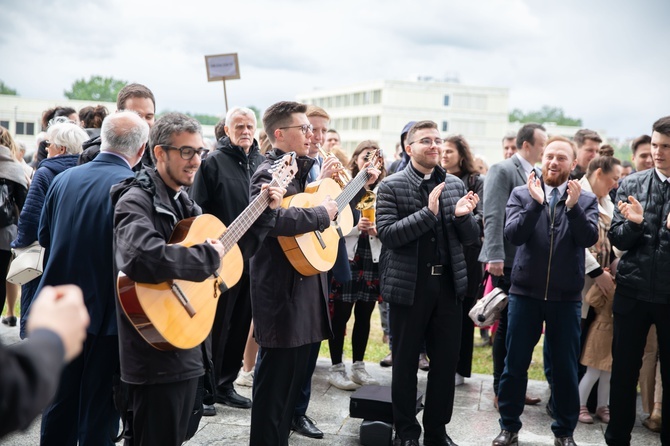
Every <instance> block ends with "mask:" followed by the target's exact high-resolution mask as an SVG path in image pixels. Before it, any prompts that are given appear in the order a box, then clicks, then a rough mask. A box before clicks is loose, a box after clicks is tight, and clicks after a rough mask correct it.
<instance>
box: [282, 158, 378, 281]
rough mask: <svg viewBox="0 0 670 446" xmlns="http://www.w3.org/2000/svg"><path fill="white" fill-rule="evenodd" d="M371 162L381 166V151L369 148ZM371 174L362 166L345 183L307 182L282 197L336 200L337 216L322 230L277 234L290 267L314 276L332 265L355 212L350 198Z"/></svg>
mask: <svg viewBox="0 0 670 446" xmlns="http://www.w3.org/2000/svg"><path fill="white" fill-rule="evenodd" d="M368 160H369V161H370V166H375V167H377V168H380V167H381V163H383V162H384V160H383V158H382V157H381V154H380V151H379V150H375V151H374V152H370V155H369V158H368ZM369 179H370V176H369V175H368V170H367V168H366V169H363V170H361V171H360V172H359V173H358V175H356V176H355V177H354V178H353V179H352V180H351V181H350V182H349V183H348V184H347V185H346V186H345V187H344V189H342V188H340V185H339V184H337V182H336V181H335V180H333V179H331V178H324V179H323V180H320V181H316V182H314V183H310V184H308V185H307V187H306V188H305V192H303V193H299V194H295V195H292V196H290V197H286V198H284V200H283V201H282V207H283V208H285V209H288V208H289V207H300V208H311V207H315V206H319V205H320V204H321V203H323V201H324V200H325V199H326V196H330V198H331V199H333V200H335V201H336V202H337V218H336V219H335V221H332V222H331V223H330V226H329V227H327V228H326V229H325V230H324V231H318V230H317V231H312V232H307V233H305V234H300V235H296V236H290V237H289V236H282V237H277V240H278V241H279V244H280V245H281V247H282V249H283V251H284V254H286V257H287V258H288V260H289V262H291V265H293V268H295V269H296V271H298V272H299V273H300V274H302V275H303V276H313V275H315V274H319V273H322V272H326V271H329V270H330V269H332V268H333V266H334V265H335V259H336V258H337V249H338V243H339V240H340V238H341V237H343V236H344V235H345V234H348V233H349V232H351V229H352V228H353V227H354V216H353V213H352V212H351V208H350V207H349V202H350V201H351V200H352V199H353V198H354V197H355V196H356V194H357V193H358V192H359V191H360V190H361V189H362V188H363V186H365V183H367V182H368V180H369Z"/></svg>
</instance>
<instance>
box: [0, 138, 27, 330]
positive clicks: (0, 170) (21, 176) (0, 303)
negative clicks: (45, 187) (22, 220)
mask: <svg viewBox="0 0 670 446" xmlns="http://www.w3.org/2000/svg"><path fill="white" fill-rule="evenodd" d="M16 157H17V146H16V143H15V142H14V139H13V138H12V135H10V134H9V131H8V130H7V129H6V128H4V127H0V213H2V214H3V218H1V219H0V220H2V221H1V222H0V271H2V272H3V275H2V277H0V312H2V309H3V307H4V306H5V298H6V296H7V269H8V268H9V262H10V260H11V258H12V252H11V246H10V244H11V243H12V240H14V238H15V237H16V223H17V222H18V218H19V212H20V211H21V209H22V208H23V202H24V201H25V199H26V194H27V193H28V178H27V177H26V174H25V172H24V171H23V167H21V164H20V163H19V162H18V161H17V160H16ZM16 297H17V296H16V293H10V299H8V301H7V304H8V305H7V317H4V318H3V319H2V323H3V324H5V325H9V326H11V327H13V326H16V316H15V315H14V305H15V303H16Z"/></svg>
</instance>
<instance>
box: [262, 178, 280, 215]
mask: <svg viewBox="0 0 670 446" xmlns="http://www.w3.org/2000/svg"><path fill="white" fill-rule="evenodd" d="M265 189H268V192H269V196H270V204H269V205H268V206H269V207H270V209H277V208H278V207H279V206H281V202H282V199H283V198H284V194H286V188H283V187H279V186H273V187H270V186H269V185H267V184H264V185H263V186H262V187H261V190H265Z"/></svg>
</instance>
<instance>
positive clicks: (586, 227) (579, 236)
mask: <svg viewBox="0 0 670 446" xmlns="http://www.w3.org/2000/svg"><path fill="white" fill-rule="evenodd" d="M566 215H567V216H568V224H569V225H570V233H571V234H572V239H573V240H574V241H575V244H576V245H577V246H581V247H583V248H588V247H590V246H593V245H595V244H596V242H597V241H598V216H599V213H598V200H596V197H595V196H592V197H589V198H586V197H584V196H582V197H581V198H580V199H579V201H577V204H575V206H574V207H573V208H572V209H571V210H570V212H567V213H566Z"/></svg>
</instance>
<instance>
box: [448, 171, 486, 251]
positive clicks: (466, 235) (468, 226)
mask: <svg viewBox="0 0 670 446" xmlns="http://www.w3.org/2000/svg"><path fill="white" fill-rule="evenodd" d="M453 184H454V185H455V186H457V187H458V189H459V190H458V191H456V192H457V193H456V197H454V198H452V200H454V201H453V207H451V209H453V208H455V207H456V203H457V202H458V200H460V199H461V197H464V196H465V195H466V194H467V193H468V191H467V189H466V188H465V185H464V184H463V182H462V181H460V180H457V181H455V182H453ZM447 187H451V184H447ZM447 187H445V191H443V192H442V194H443V199H447V197H449V194H448V193H447V191H446V189H447ZM477 205H479V203H477ZM475 211H476V208H475ZM449 217H451V218H452V221H453V223H454V227H455V228H456V234H457V235H458V240H459V241H460V242H461V244H462V245H465V246H471V245H477V246H479V243H480V240H481V239H480V234H481V227H480V226H479V224H478V223H477V217H476V215H475V214H474V212H470V213H468V214H466V215H461V216H460V217H456V216H455V215H452V216H448V215H447V216H443V218H449Z"/></svg>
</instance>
